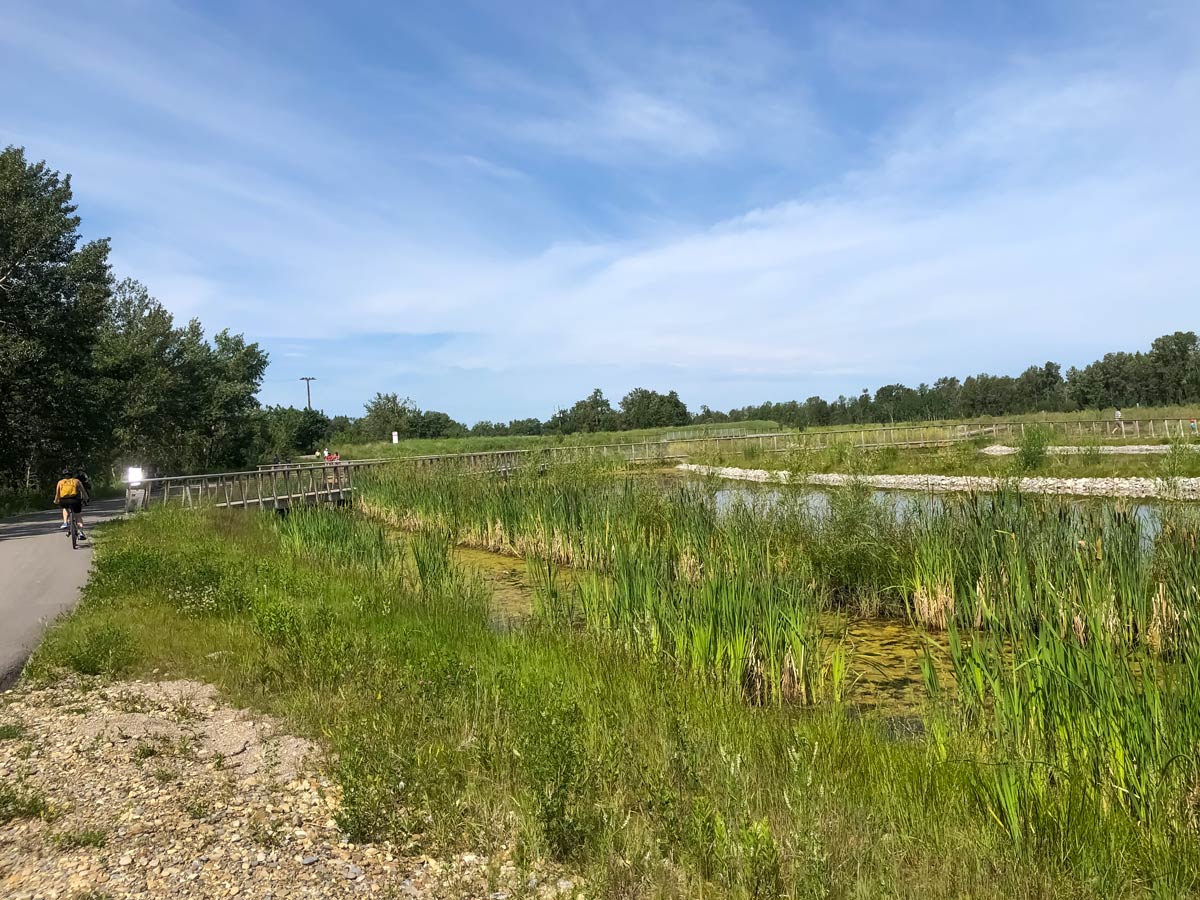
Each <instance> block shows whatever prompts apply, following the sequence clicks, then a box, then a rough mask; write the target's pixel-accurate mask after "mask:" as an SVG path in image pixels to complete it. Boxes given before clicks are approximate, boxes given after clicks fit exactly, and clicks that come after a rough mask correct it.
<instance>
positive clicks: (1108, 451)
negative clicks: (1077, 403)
mask: <svg viewBox="0 0 1200 900" xmlns="http://www.w3.org/2000/svg"><path fill="white" fill-rule="evenodd" d="M1184 447H1185V448H1186V449H1188V450H1196V451H1200V446H1193V445H1189V444H1185V445H1184ZM1170 450H1171V446H1170V445H1169V444H1114V445H1113V446H1104V447H1071V446H1063V447H1059V446H1052V447H1047V448H1046V452H1047V453H1049V454H1051V455H1052V456H1083V455H1085V454H1088V453H1099V454H1100V455H1101V456H1153V455H1156V454H1164V453H1169V452H1170ZM979 452H980V453H982V454H984V455H986V456H1012V455H1013V454H1015V453H1016V452H1017V448H1016V447H1010V446H1008V445H1006V444H992V445H991V446H989V447H984V448H983V449H982V450H980V451H979Z"/></svg>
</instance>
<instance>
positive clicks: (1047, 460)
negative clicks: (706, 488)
mask: <svg viewBox="0 0 1200 900" xmlns="http://www.w3.org/2000/svg"><path fill="white" fill-rule="evenodd" d="M990 443H992V442H991V440H990V439H988V440H975V441H969V442H965V443H962V444H955V445H952V446H947V447H884V448H877V449H872V448H867V449H865V450H864V449H860V448H857V447H854V446H851V445H842V446H836V447H830V448H827V449H821V450H810V451H803V450H797V451H790V452H781V453H762V452H760V451H758V450H757V448H748V447H745V446H725V447H720V446H716V445H707V446H705V447H703V448H698V450H697V451H696V452H694V453H693V454H691V455H689V457H688V462H692V463H698V464H702V465H716V466H735V467H739V468H753V469H768V470H776V471H792V472H798V473H803V474H817V473H831V472H837V473H846V472H852V473H858V474H863V475H978V476H987V477H1006V476H1012V475H1037V476H1045V477H1050V478H1159V477H1163V476H1165V475H1170V476H1175V477H1190V478H1195V477H1200V452H1197V451H1195V450H1192V449H1184V450H1180V451H1177V452H1176V453H1174V454H1146V455H1119V454H1101V453H1099V452H1098V448H1099V445H1093V447H1094V448H1095V450H1094V451H1093V452H1086V451H1085V452H1083V453H1079V454H1072V455H1058V454H1055V453H1053V451H1052V448H1051V447H1049V446H1047V447H1046V448H1045V452H1044V453H1043V454H1036V455H1035V457H1033V458H1028V459H1026V460H1025V462H1024V464H1023V463H1022V458H1021V454H1020V452H1019V450H1020V445H1019V444H1017V445H1016V446H1017V447H1018V453H1017V454H1014V455H1011V456H989V455H987V454H985V453H981V452H980V451H981V450H982V449H983V447H985V446H987V445H988V444H990ZM1088 449H1091V448H1088ZM1168 470H1169V471H1168Z"/></svg>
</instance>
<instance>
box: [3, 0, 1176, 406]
mask: <svg viewBox="0 0 1200 900" xmlns="http://www.w3.org/2000/svg"><path fill="white" fill-rule="evenodd" d="M0 21H2V27H0V77H3V79H4V83H5V84H6V85H8V86H9V88H8V90H6V91H5V92H4V95H3V98H2V99H0V144H8V143H15V144H19V145H23V146H25V147H26V148H27V151H28V153H29V154H30V155H31V156H32V157H35V158H39V159H40V158H45V159H47V160H48V161H49V162H50V163H51V164H52V165H53V166H55V167H56V168H58V169H60V170H62V171H66V172H71V173H73V175H74V186H75V190H76V197H77V199H78V201H79V204H80V212H81V214H82V215H83V217H84V227H85V230H86V232H87V233H88V235H89V236H93V235H109V236H111V237H112V239H113V251H114V252H113V262H114V265H115V268H116V270H117V273H118V274H119V275H131V276H133V277H136V278H139V279H140V280H142V281H143V282H145V283H146V285H147V286H148V287H149V288H150V290H151V291H152V293H154V294H155V295H156V296H157V297H158V298H159V299H160V300H162V301H163V302H164V303H165V304H166V305H167V306H168V307H169V308H170V309H172V310H173V311H174V312H175V313H176V315H177V316H179V317H181V318H187V317H191V316H198V317H199V318H200V319H201V320H202V321H203V322H204V323H205V325H206V326H208V327H209V328H215V327H223V326H229V327H231V328H233V329H234V330H237V331H243V332H245V334H246V335H247V337H248V338H250V339H253V340H257V341H259V342H261V343H262V344H263V345H264V346H265V347H266V348H267V349H268V350H269V351H270V353H271V359H272V363H271V368H270V370H269V372H268V374H267V380H266V383H265V385H264V389H263V399H264V401H266V402H272V403H275V402H282V403H289V402H290V403H297V404H299V403H301V402H302V401H303V399H304V385H303V383H301V382H300V381H298V380H297V379H298V378H299V376H301V375H313V376H316V377H317V379H318V380H317V382H316V383H314V385H313V393H314V401H315V402H317V403H319V404H320V405H321V406H323V407H324V408H325V409H326V410H327V411H328V412H331V413H350V414H355V413H357V412H359V411H360V410H361V405H362V403H363V402H364V401H365V400H366V399H368V398H369V397H370V396H371V395H372V394H373V393H374V392H375V391H377V390H381V391H397V392H399V393H400V394H401V395H408V396H411V397H412V398H413V399H414V400H415V401H416V402H417V403H418V404H419V405H420V406H422V407H424V408H433V409H442V410H445V411H446V412H449V413H450V414H451V415H453V416H455V417H456V418H459V419H462V420H465V421H467V422H472V421H475V420H477V419H481V418H489V419H507V418H510V417H517V416H525V415H537V416H540V417H543V418H544V417H546V416H548V415H549V414H550V413H552V412H553V411H554V409H555V408H557V407H559V406H564V405H568V404H570V403H571V402H572V401H574V400H575V399H578V398H579V397H581V396H583V395H584V394H586V393H587V392H588V391H590V389H591V388H592V387H595V386H600V387H602V388H603V389H604V390H605V392H606V393H607V394H608V395H609V396H610V397H612V398H613V399H614V400H616V399H617V398H619V397H620V396H621V395H622V394H623V393H624V392H625V391H627V390H629V389H630V388H632V387H635V386H639V385H642V386H646V387H652V388H657V389H660V390H668V389H672V388H675V389H678V390H679V391H680V393H681V395H682V396H683V398H684V400H686V401H687V402H688V403H689V405H690V406H691V407H692V408H693V409H696V408H698V407H699V406H700V404H701V403H707V404H709V405H710V406H713V407H718V408H727V407H729V406H731V405H742V404H745V403H750V402H759V401H761V400H765V399H774V400H784V399H792V398H796V399H803V398H804V397H807V396H809V395H811V394H813V393H820V394H823V395H825V396H836V395H837V394H838V393H843V392H844V393H857V392H858V390H859V389H861V388H863V387H869V388H871V389H874V388H875V387H876V386H878V385H880V384H883V383H887V382H891V381H904V382H906V383H910V384H916V383H918V382H920V381H932V380H933V379H934V378H936V377H938V376H939V375H942V374H957V375H960V376H961V375H966V374H969V373H972V372H978V371H981V370H986V371H992V372H1014V373H1015V372H1016V371H1019V369H1020V368H1022V367H1023V366H1024V365H1026V364H1027V363H1029V362H1033V361H1044V360H1046V359H1053V360H1058V361H1060V362H1062V363H1063V364H1064V365H1070V364H1073V363H1084V362H1087V361H1090V360H1091V359H1093V358H1095V357H1096V356H1098V355H1100V354H1102V353H1103V352H1105V351H1108V350H1112V349H1135V348H1138V347H1142V346H1145V345H1147V344H1148V343H1149V341H1150V340H1151V339H1152V338H1154V337H1156V336H1157V335H1159V334H1162V333H1164V332H1168V331H1174V330H1177V329H1185V330H1194V329H1196V328H1197V327H1198V326H1200V322H1198V321H1197V314H1196V311H1197V309H1198V308H1200V290H1198V288H1200V229H1198V227H1197V226H1198V225H1200V212H1198V210H1200V5H1198V4H1197V3H1195V2H1193V0H1182V2H1155V0H1140V2H1137V3H1130V2H1124V0H1121V2H1063V3H1053V2H1049V3H1047V2H1037V3H1032V2H1030V3H1026V2H1012V3H1000V2H987V3H984V2H970V0H955V2H946V3H939V2H934V0H913V2H884V0H880V2H853V0H851V2H839V3H818V2H780V3H767V2H763V3H736V2H717V3H703V2H680V3H653V2H651V3H646V2H640V3H632V2H630V3H626V2H619V0H608V2H599V0H597V2H570V0H559V2H553V3H550V2H544V3H543V2H525V3H514V2H480V3H471V2H463V3H433V2H430V3H424V2H422V3H407V4H384V3H376V4H368V3H356V2H348V3H339V4H331V3H324V2H289V3H282V2H280V3H267V2H260V3H242V2H205V3H199V2H197V3H194V4H184V3H168V2H160V0H136V2H135V0H124V2H122V0H112V2H107V3H103V4H97V3H83V2H79V3H71V2H55V3H46V2H24V0H16V2H14V0H4V3H3V6H2V8H0Z"/></svg>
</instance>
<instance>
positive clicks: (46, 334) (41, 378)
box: [0, 147, 112, 486]
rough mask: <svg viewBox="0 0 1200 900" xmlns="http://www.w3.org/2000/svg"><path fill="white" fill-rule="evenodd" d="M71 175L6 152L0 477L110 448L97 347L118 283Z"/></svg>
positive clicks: (34, 474) (0, 279) (30, 474)
mask: <svg viewBox="0 0 1200 900" xmlns="http://www.w3.org/2000/svg"><path fill="white" fill-rule="evenodd" d="M75 212H76V206H75V203H74V198H73V195H72V192H71V178H70V176H69V175H60V174H59V173H58V172H56V171H54V170H52V169H50V168H49V167H48V166H47V165H46V163H45V162H37V163H31V162H29V161H28V160H27V159H26V158H25V151H24V150H23V149H20V148H17V147H7V148H5V149H4V150H3V151H2V152H0V446H3V447H4V448H5V452H4V453H3V454H2V455H0V460H3V461H2V462H0V471H2V472H3V475H2V476H0V477H2V478H3V480H4V481H5V482H7V483H8V484H9V485H10V486H12V485H14V484H23V485H32V484H35V483H38V482H46V481H48V480H50V479H51V478H52V477H53V476H54V474H55V472H56V470H57V469H58V468H60V467H61V466H62V465H64V464H73V463H81V462H85V461H87V460H88V459H89V458H91V457H93V456H94V455H95V453H96V451H97V450H98V449H99V447H100V445H101V444H102V443H103V442H104V434H103V432H104V425H105V423H104V418H105V416H104V409H103V407H102V405H101V397H100V395H99V391H98V389H97V385H96V383H95V380H94V378H93V376H94V364H93V350H94V348H95V344H96V340H97V335H98V331H99V326H100V324H101V322H102V321H103V318H104V315H105V308H106V304H107V302H108V297H109V293H110V291H111V287H112V277H111V275H110V273H109V266H108V249H109V248H108V241H107V239H102V240H93V241H89V242H84V241H83V238H82V236H81V235H80V231H79V225H80V219H79V216H77V215H76V214H75Z"/></svg>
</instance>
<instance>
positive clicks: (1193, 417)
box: [1192, 416, 1196, 434]
mask: <svg viewBox="0 0 1200 900" xmlns="http://www.w3.org/2000/svg"><path fill="white" fill-rule="evenodd" d="M1195 433H1196V417H1195V416H1192V434H1195Z"/></svg>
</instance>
